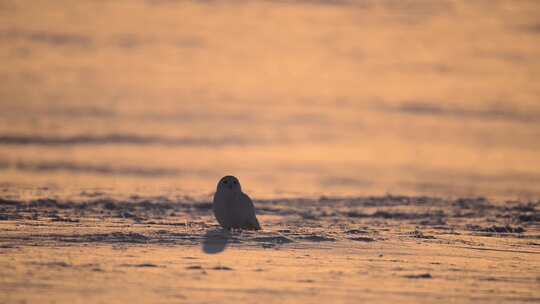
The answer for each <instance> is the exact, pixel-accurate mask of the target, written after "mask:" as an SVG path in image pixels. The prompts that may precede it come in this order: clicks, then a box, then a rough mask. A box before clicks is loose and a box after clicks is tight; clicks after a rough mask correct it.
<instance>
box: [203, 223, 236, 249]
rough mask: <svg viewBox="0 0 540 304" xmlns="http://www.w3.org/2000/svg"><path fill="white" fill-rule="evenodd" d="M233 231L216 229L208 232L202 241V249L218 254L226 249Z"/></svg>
mask: <svg viewBox="0 0 540 304" xmlns="http://www.w3.org/2000/svg"><path fill="white" fill-rule="evenodd" d="M230 239H231V233H230V232H229V231H228V230H226V229H215V230H210V231H208V232H206V234H205V235H204V240H203V243H202V250H203V251H204V252H205V253H208V254H216V253H220V252H222V251H224V250H225V248H226V247H227V244H228V243H229V240H230Z"/></svg>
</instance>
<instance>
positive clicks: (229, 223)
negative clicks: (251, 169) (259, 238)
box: [212, 176, 261, 230]
mask: <svg viewBox="0 0 540 304" xmlns="http://www.w3.org/2000/svg"><path fill="white" fill-rule="evenodd" d="M212 209H213V211H214V215H215V217H216V220H217V221H218V223H219V224H220V225H221V226H222V227H223V228H225V229H231V228H235V229H249V230H260V229H261V226H260V225H259V221H258V220H257V217H256V215H255V207H254V205H253V202H252V201H251V199H250V198H249V196H247V195H246V194H245V193H243V192H242V189H241V186H240V182H239V181H238V179H237V178H236V177H234V176H225V177H223V178H222V179H221V180H220V181H219V183H218V185H217V189H216V194H215V195H214V201H213V204H212Z"/></svg>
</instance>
